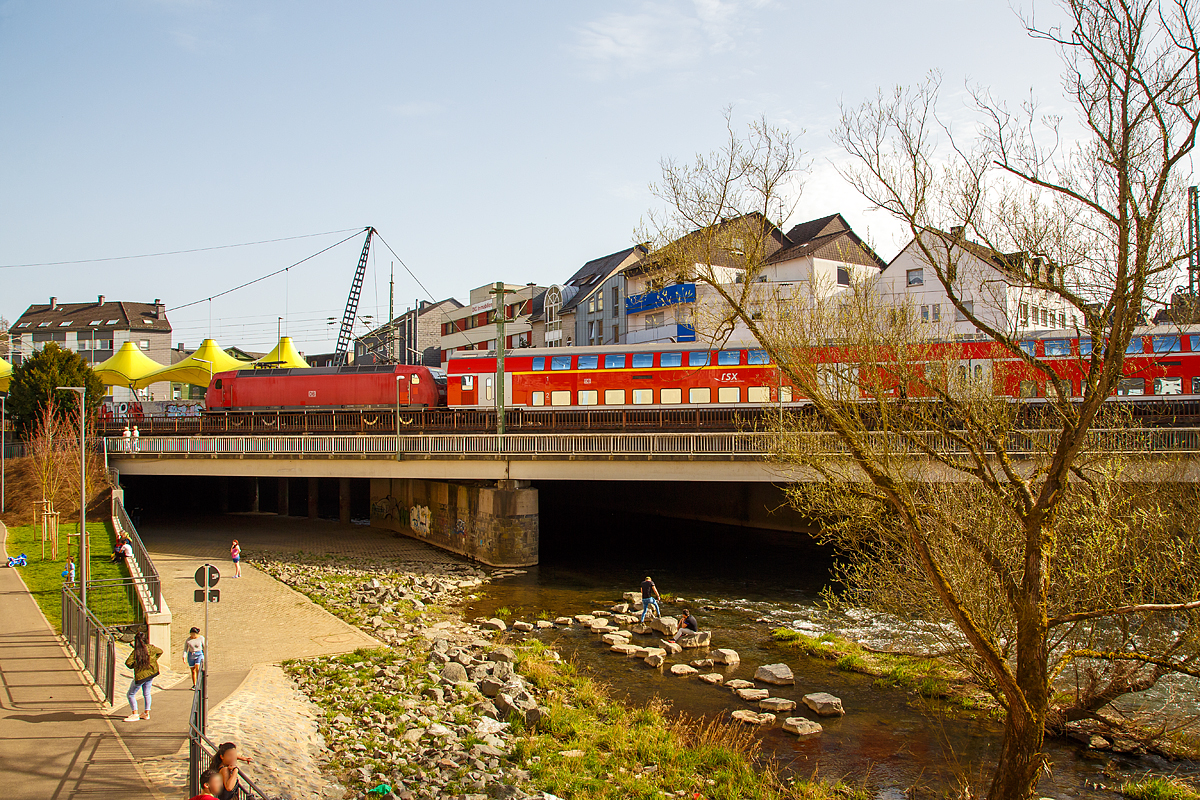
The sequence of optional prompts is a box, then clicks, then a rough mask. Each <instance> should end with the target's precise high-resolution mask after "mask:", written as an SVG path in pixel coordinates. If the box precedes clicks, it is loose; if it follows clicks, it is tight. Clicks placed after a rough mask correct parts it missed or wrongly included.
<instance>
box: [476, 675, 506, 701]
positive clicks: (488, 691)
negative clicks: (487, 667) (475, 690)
mask: <svg viewBox="0 0 1200 800" xmlns="http://www.w3.org/2000/svg"><path fill="white" fill-rule="evenodd" d="M502 688H504V683H503V682H502V681H498V680H496V679H495V678H484V679H483V680H481V681H480V682H479V691H480V692H482V693H483V695H484V697H495V696H496V695H498V694H500V690H501V689H502Z"/></svg>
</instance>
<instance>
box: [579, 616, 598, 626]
mask: <svg viewBox="0 0 1200 800" xmlns="http://www.w3.org/2000/svg"><path fill="white" fill-rule="evenodd" d="M594 619H595V617H593V616H592V615H591V614H576V615H575V621H576V622H578V623H579V624H580V625H586V624H588V623H589V622H591V621H592V620H594Z"/></svg>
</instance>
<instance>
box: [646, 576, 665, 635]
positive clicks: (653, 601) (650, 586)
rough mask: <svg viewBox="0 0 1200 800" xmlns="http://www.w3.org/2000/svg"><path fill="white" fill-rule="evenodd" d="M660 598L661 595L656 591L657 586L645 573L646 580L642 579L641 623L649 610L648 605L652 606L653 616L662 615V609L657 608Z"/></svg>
mask: <svg viewBox="0 0 1200 800" xmlns="http://www.w3.org/2000/svg"><path fill="white" fill-rule="evenodd" d="M661 599H662V595H660V594H659V593H658V587H657V586H655V585H654V581H652V580H651V579H650V576H649V575H647V576H646V580H644V581H642V619H641V624H642V625H645V624H646V612H647V611H649V610H650V606H654V616H656V617H661V616H662V611H660V610H659V608H658V601H659V600H661Z"/></svg>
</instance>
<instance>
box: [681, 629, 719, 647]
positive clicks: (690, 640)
mask: <svg viewBox="0 0 1200 800" xmlns="http://www.w3.org/2000/svg"><path fill="white" fill-rule="evenodd" d="M675 641H676V642H677V643H678V644H679V646H680V647H688V648H691V647H708V645H709V644H710V643H711V642H712V631H680V632H679V633H678V634H676V636H675Z"/></svg>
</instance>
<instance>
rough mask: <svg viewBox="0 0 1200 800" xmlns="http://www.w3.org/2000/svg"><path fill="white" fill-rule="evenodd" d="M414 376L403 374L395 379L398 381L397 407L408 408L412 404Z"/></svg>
mask: <svg viewBox="0 0 1200 800" xmlns="http://www.w3.org/2000/svg"><path fill="white" fill-rule="evenodd" d="M413 377H414V376H413V375H405V374H403V373H401V374H399V375H397V376H396V377H395V381H396V405H398V406H401V407H403V406H407V405H411V404H412V394H413V386H412V380H413Z"/></svg>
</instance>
